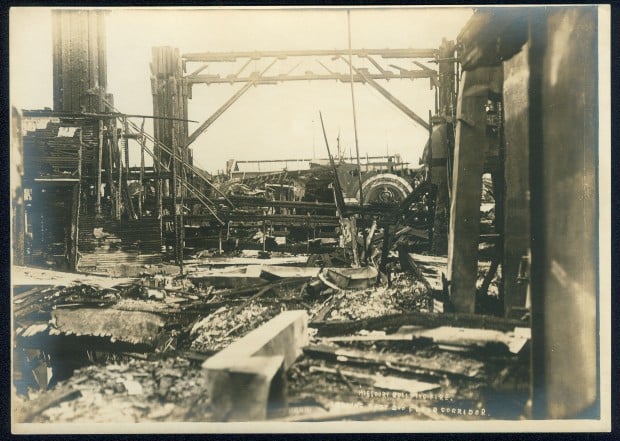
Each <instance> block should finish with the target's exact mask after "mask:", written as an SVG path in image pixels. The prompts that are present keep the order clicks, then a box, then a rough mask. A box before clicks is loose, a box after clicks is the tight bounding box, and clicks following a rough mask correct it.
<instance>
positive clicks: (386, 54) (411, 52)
mask: <svg viewBox="0 0 620 441" xmlns="http://www.w3.org/2000/svg"><path fill="white" fill-rule="evenodd" d="M347 54H349V50H348V49H314V50H291V51H242V52H197V53H196V52H195V53H189V54H183V55H181V58H183V60H185V61H188V62H218V61H236V60H237V59H239V58H250V59H253V60H259V59H261V58H264V57H276V58H279V59H285V58H287V57H311V56H342V55H347ZM351 55H356V56H359V57H367V56H368V55H377V56H380V57H383V58H435V56H436V55H437V49H354V50H352V51H351Z"/></svg>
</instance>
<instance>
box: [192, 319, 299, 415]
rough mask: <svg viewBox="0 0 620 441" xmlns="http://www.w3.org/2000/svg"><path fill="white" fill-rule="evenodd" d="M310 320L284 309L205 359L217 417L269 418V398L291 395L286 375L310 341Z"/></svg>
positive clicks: (209, 391)
mask: <svg viewBox="0 0 620 441" xmlns="http://www.w3.org/2000/svg"><path fill="white" fill-rule="evenodd" d="M307 320H308V317H307V315H306V312H305V311H285V312H282V313H281V314H279V315H278V316H276V317H275V318H273V319H271V320H270V321H268V322H267V323H265V324H264V325H262V326H260V327H259V328H258V329H255V330H254V331H252V332H250V333H249V334H247V335H246V336H245V337H243V338H241V339H239V340H237V341H235V342H234V343H232V344H231V345H230V346H228V347H227V348H225V349H224V350H222V351H220V352H218V353H217V354H216V355H214V356H213V357H211V358H209V359H208V360H207V361H205V362H204V363H203V365H202V367H203V369H204V370H205V374H206V379H207V390H208V393H209V398H210V400H211V407H212V409H213V411H214V416H215V418H216V419H218V420H227V421H231V420H232V421H249V420H256V419H265V418H267V404H268V402H273V401H274V399H280V400H284V399H285V393H286V391H285V389H284V377H283V375H284V372H285V371H286V370H287V369H288V368H289V367H290V366H291V364H292V363H293V362H294V361H295V359H296V358H297V357H298V356H299V355H301V348H302V347H303V346H305V345H306V344H307V340H308V332H307V326H308V322H307ZM278 372H279V373H280V374H279V375H277V373H278Z"/></svg>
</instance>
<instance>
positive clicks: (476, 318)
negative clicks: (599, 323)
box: [311, 312, 528, 337]
mask: <svg viewBox="0 0 620 441" xmlns="http://www.w3.org/2000/svg"><path fill="white" fill-rule="evenodd" d="M406 325H419V326H425V327H439V326H449V325H452V326H460V327H465V328H482V329H496V330H499V331H511V330H513V329H514V328H515V327H523V326H528V323H526V322H523V321H520V320H511V319H507V318H504V317H495V316H489V315H480V314H467V313H456V314H455V313H443V314H431V313H424V312H411V313H407V314H393V315H387V316H382V317H372V318H367V319H361V320H353V321H342V322H312V323H311V326H312V327H313V328H316V329H317V330H318V336H324V337H330V336H335V335H350V334H354V333H356V332H358V331H361V330H362V329H366V330H386V331H389V330H392V331H396V330H397V329H398V328H400V327H401V326H406Z"/></svg>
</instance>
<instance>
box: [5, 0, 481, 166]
mask: <svg viewBox="0 0 620 441" xmlns="http://www.w3.org/2000/svg"><path fill="white" fill-rule="evenodd" d="M470 15H471V10H470V9H469V8H458V9H455V8H387V9H386V8H384V9H353V10H352V12H351V35H352V47H353V48H354V49H356V48H358V49H361V48H365V49H373V48H374V49H384V48H390V49H399V48H421V49H422V48H437V47H439V45H440V44H441V40H442V38H447V39H450V40H454V39H455V38H456V36H457V35H458V33H459V31H460V30H461V28H462V26H463V25H464V24H465V22H466V21H467V19H468V18H469V17H470ZM10 25H11V28H10V39H11V42H10V43H11V52H10V63H11V66H10V68H11V71H10V73H11V99H12V104H13V105H14V106H16V107H18V108H22V109H40V108H43V107H52V105H53V102H52V55H51V53H52V47H51V43H52V40H51V36H52V31H51V12H50V9H48V8H12V9H11V16H10ZM106 26H107V50H108V92H110V93H113V94H114V100H115V105H116V107H117V108H118V109H119V110H120V111H122V112H125V113H135V114H148V115H151V114H152V113H153V105H152V96H151V86H150V71H149V63H150V61H151V60H150V58H151V48H152V47H153V46H172V47H176V48H179V49H180V51H181V53H189V52H206V51H240V50H245V51H247V50H250V51H252V50H285V49H346V48H347V47H348V37H347V13H346V10H344V9H333V8H332V9H287V10H281V9H280V10H276V9H260V10H256V9H253V10H248V9H243V10H242V9H235V10H231V9H191V10H190V9H185V10H177V9H140V10H136V9H114V8H112V10H111V12H110V13H109V14H108V16H107V18H106ZM322 61H324V62H325V63H329V66H328V67H329V68H330V69H332V70H337V71H341V72H346V71H347V70H346V69H347V65H346V64H344V63H343V62H341V61H338V60H336V61H333V60H330V59H329V58H328V59H323V60H322ZM354 61H355V59H354ZM421 61H424V60H421ZM269 62H271V60H265V61H261V62H259V61H257V62H252V63H251V64H250V65H249V66H248V67H247V68H246V71H245V73H251V72H252V71H262V70H263V68H264V67H266V66H267V64H268V63H269ZM298 62H299V59H295V60H294V61H292V60H284V61H282V62H279V63H278V64H276V65H275V66H274V67H273V68H272V69H271V70H270V71H269V73H272V74H280V73H286V72H288V71H289V70H290V69H291V68H293V67H295V65H296V64H297V63H298ZM382 64H383V65H384V67H386V68H387V67H388V65H389V64H395V65H397V66H399V67H403V68H405V69H417V67H416V66H415V65H414V64H413V63H412V62H411V60H388V61H383V62H382ZM426 64H427V65H428V66H429V67H435V65H433V64H428V63H426ZM357 65H358V66H361V67H364V66H366V65H365V64H364V62H362V61H358V62H357ZM368 66H369V67H370V68H371V69H372V67H371V66H370V65H368ZM239 67H240V64H237V63H213V64H212V65H210V66H209V68H208V69H207V70H206V71H205V72H204V73H210V74H220V75H222V76H226V75H228V74H231V73H234V72H236V71H237V70H238V68H239ZM391 70H393V71H395V72H396V71H397V70H396V69H395V68H393V67H392V68H391ZM305 71H312V72H314V73H325V72H326V71H325V70H324V69H323V68H322V67H321V66H320V64H318V63H317V62H316V61H314V60H312V59H308V60H306V61H305V62H304V63H303V64H301V65H300V66H299V67H298V68H297V69H296V70H295V72H298V73H303V72H305ZM380 83H381V84H382V85H383V86H384V87H385V88H386V89H388V90H389V91H390V92H391V93H392V94H394V95H395V96H396V97H398V98H399V99H400V100H401V101H403V102H404V103H405V104H406V105H407V106H409V107H410V108H411V109H412V110H413V111H414V112H416V113H417V114H418V115H420V116H421V117H422V118H424V119H427V118H428V111H429V110H431V109H433V108H434V92H433V91H431V90H430V88H429V80H428V79H417V80H413V81H412V80H392V81H390V82H386V81H383V80H382V81H380ZM241 87H242V84H240V83H236V84H233V85H231V84H214V85H210V86H207V85H202V84H201V85H195V86H194V89H193V92H194V93H193V99H192V100H190V103H189V118H190V119H193V120H197V121H201V122H202V121H204V120H205V119H206V118H207V117H208V116H210V115H211V114H212V113H213V112H214V111H215V110H216V109H217V108H218V107H219V106H220V105H221V104H223V103H224V102H225V101H226V100H227V99H228V98H229V97H230V96H231V95H233V94H234V93H235V91H237V90H238V89H239V88H241ZM355 98H356V110H357V123H358V138H359V146H360V153H361V155H363V156H365V155H366V154H368V155H371V156H372V155H381V154H385V153H387V152H388V151H389V153H390V154H393V153H400V154H401V155H402V157H403V159H404V160H405V161H410V162H413V163H414V165H417V163H418V159H419V157H420V156H421V153H422V149H423V146H424V143H425V142H426V138H427V136H428V132H427V131H426V130H425V129H423V128H422V127H420V126H419V125H417V124H416V123H415V122H413V121H412V120H411V119H409V118H408V117H407V116H406V115H405V114H404V113H402V112H401V111H400V110H398V109H397V108H396V107H394V105H393V104H391V103H389V102H388V101H387V100H386V99H385V98H384V97H383V96H381V95H380V94H379V93H378V92H377V91H375V90H374V89H372V88H371V87H370V86H368V85H363V84H359V83H356V84H355ZM319 110H321V111H322V113H323V118H324V120H325V125H326V129H327V133H328V137H329V141H330V145H332V144H334V145H335V142H336V141H335V139H336V136H337V135H338V133H340V139H341V145H342V147H343V149H344V150H345V151H346V152H348V151H349V149H351V150H352V151H353V152H354V149H355V144H354V131H353V117H352V107H351V91H350V86H349V84H348V83H341V82H337V81H313V82H306V81H303V82H288V83H281V84H278V85H261V86H258V87H253V88H251V89H250V90H249V91H248V92H247V93H246V94H245V95H244V96H242V97H241V98H240V99H239V100H238V101H237V102H236V103H235V104H234V105H233V106H232V107H231V108H230V109H228V110H227V111H226V112H225V113H224V114H223V115H222V116H221V117H220V119H218V120H217V121H216V122H215V123H214V124H213V125H212V126H211V127H210V128H209V129H208V130H207V131H206V132H205V133H204V134H202V135H201V136H200V137H199V138H198V139H197V140H196V142H195V143H194V144H193V149H194V157H195V160H196V162H197V164H199V165H200V166H201V167H203V168H204V169H206V170H208V171H211V172H215V171H217V170H219V169H224V168H225V162H226V160H227V159H230V158H236V159H285V158H302V157H303V158H308V157H325V156H326V151H325V144H324V141H323V136H322V132H321V127H320V122H319V118H318V112H319ZM138 122H140V121H138ZM197 126H198V124H194V123H190V127H189V130H190V132H192V131H193V129H195V128H196V127H197ZM145 127H146V128H147V129H148V130H149V131H151V132H152V129H151V127H152V126H151V125H150V124H149V122H147V124H146V125H145Z"/></svg>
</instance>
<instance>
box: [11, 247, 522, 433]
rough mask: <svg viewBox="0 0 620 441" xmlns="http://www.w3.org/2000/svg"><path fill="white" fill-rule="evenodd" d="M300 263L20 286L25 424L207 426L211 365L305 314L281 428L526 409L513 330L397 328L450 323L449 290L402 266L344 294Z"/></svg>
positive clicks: (17, 352)
mask: <svg viewBox="0 0 620 441" xmlns="http://www.w3.org/2000/svg"><path fill="white" fill-rule="evenodd" d="M421 267H422V266H421ZM294 268H295V265H293V266H290V265H289V266H288V267H287V268H286V269H285V270H281V271H285V272H286V273H287V274H289V273H290V274H292V276H291V277H276V276H274V274H276V275H277V274H278V271H280V270H279V269H278V268H275V269H274V268H271V269H268V268H266V267H260V268H254V267H252V268H250V267H243V268H241V269H239V268H237V269H235V270H234V271H235V273H236V276H238V277H239V278H238V279H234V278H232V279H231V277H225V276H224V277H221V278H220V276H221V274H220V272H221V271H215V269H213V270H209V271H207V272H205V271H202V272H194V273H192V272H191V271H187V273H186V276H166V275H153V274H150V275H145V276H143V277H141V278H136V279H119V280H118V282H119V283H117V284H113V283H110V281H111V280H113V279H107V280H106V282H105V283H104V284H102V285H97V284H96V280H92V279H88V278H86V277H82V276H79V275H72V279H71V281H70V283H67V284H66V285H65V286H62V285H59V284H58V280H59V279H58V278H56V279H54V280H53V284H50V285H28V286H26V285H23V286H20V289H19V291H16V292H15V293H14V314H15V315H14V324H15V327H14V334H15V341H16V346H15V348H14V360H15V366H16V367H15V369H16V374H15V375H14V378H15V392H16V393H15V394H14V396H15V398H14V406H13V407H14V409H15V418H16V419H17V420H18V421H23V422H54V423H60V422H146V421H210V420H211V419H212V417H211V409H210V400H209V397H208V394H207V392H206V388H205V385H204V375H203V372H202V369H201V364H202V362H204V360H206V359H207V358H208V357H210V356H211V355H213V354H214V353H216V352H217V351H220V350H222V349H224V348H226V347H227V346H228V345H230V344H231V343H232V342H234V341H236V340H237V339H239V338H241V337H243V336H244V335H247V334H248V333H249V332H251V331H252V330H253V329H256V328H257V327H259V326H260V325H262V324H264V323H266V322H267V321H269V320H270V319H272V318H273V317H275V316H276V315H278V314H279V313H280V312H282V311H284V310H299V309H301V310H305V311H307V313H308V316H309V320H310V322H309V334H310V343H309V345H308V346H307V347H305V348H304V352H303V355H302V356H301V357H300V358H298V360H297V362H296V363H295V364H293V366H292V367H291V368H290V369H289V371H288V372H287V391H288V414H287V415H284V416H283V415H278V416H277V418H278V420H283V421H329V420H343V419H345V420H346V419H353V420H365V419H385V418H390V419H392V418H394V419H401V418H402V419H424V420H442V419H452V418H457V419H481V418H513V419H514V418H519V417H520V416H522V415H523V413H524V412H525V405H526V397H527V387H528V386H527V385H528V381H529V380H528V375H529V374H528V358H527V353H528V351H527V350H525V349H523V348H524V347H526V346H527V338H523V336H519V335H517V332H516V331H512V330H510V329H506V330H505V331H502V332H503V334H501V335H500V334H498V335H500V338H499V341H500V342H503V343H505V344H498V343H497V336H495V335H493V336H492V337H493V338H495V341H491V340H489V339H490V337H488V336H487V335H486V334H484V332H482V333H480V335H474V336H473V337H471V336H469V337H467V338H465V339H461V340H459V339H458V338H457V339H454V338H453V336H452V334H454V332H452V333H450V332H448V333H446V330H445V329H443V328H442V327H441V326H439V327H438V326H429V325H428V324H424V323H422V324H420V325H416V324H415V323H411V322H409V321H407V320H405V321H403V322H402V323H400V322H399V320H400V317H405V316H406V314H409V313H419V314H426V315H428V316H431V317H438V316H441V315H442V314H440V313H439V314H438V312H441V311H440V310H439V309H438V308H439V307H440V306H441V293H440V292H438V291H437V290H435V289H434V286H435V285H434V284H433V282H432V280H431V282H429V280H428V279H427V278H426V277H424V276H423V273H421V272H419V271H418V272H417V273H416V272H414V271H410V270H404V269H403V268H401V266H400V263H399V262H398V261H397V259H395V258H394V259H393V262H392V264H390V265H389V266H388V268H389V272H388V273H389V274H388V277H379V278H378V279H377V281H376V283H373V284H372V285H371V286H368V287H361V288H359V289H339V288H338V287H327V286H325V285H321V284H320V283H319V282H318V281H319V278H317V277H307V274H310V273H312V270H311V269H297V270H296V269H294ZM482 269H484V268H482ZM227 271H228V270H227ZM316 271H323V270H320V269H318V268H317V269H316ZM424 271H426V270H424ZM481 271H482V270H481ZM483 272H484V271H482V272H481V274H482V273H483ZM312 274H314V273H312ZM482 276H484V274H482ZM429 279H430V276H429ZM492 285H493V284H492ZM489 291H492V289H490V290H489ZM106 315H109V317H108V318H106ZM386 317H388V318H390V320H387V319H386V321H385V323H386V325H385V326H383V325H382V321H383V319H384V318H386ZM108 319H109V320H112V319H113V320H114V322H113V323H115V325H112V326H110V325H109V323H110V322H109V321H106V320H108ZM394 320H396V322H398V323H397V324H398V326H395V325H394V323H395V321H394ZM388 321H389V322H390V323H391V325H390V326H387V323H388ZM339 324H343V326H344V328H342V331H338V329H337V327H338V326H339ZM512 324H513V325H514V323H512ZM517 324H518V323H517ZM330 326H331V327H330ZM522 326H526V323H523V324H522ZM455 329H456V328H455ZM431 331H434V333H433V332H431ZM481 331H484V330H481ZM492 332H498V333H499V332H500V331H492ZM444 334H445V335H444ZM446 335H448V337H446ZM50 342H54V344H52V345H50ZM61 347H64V349H62V350H61V349H60V348H61ZM515 348H516V349H515ZM17 371H19V372H17Z"/></svg>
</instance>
